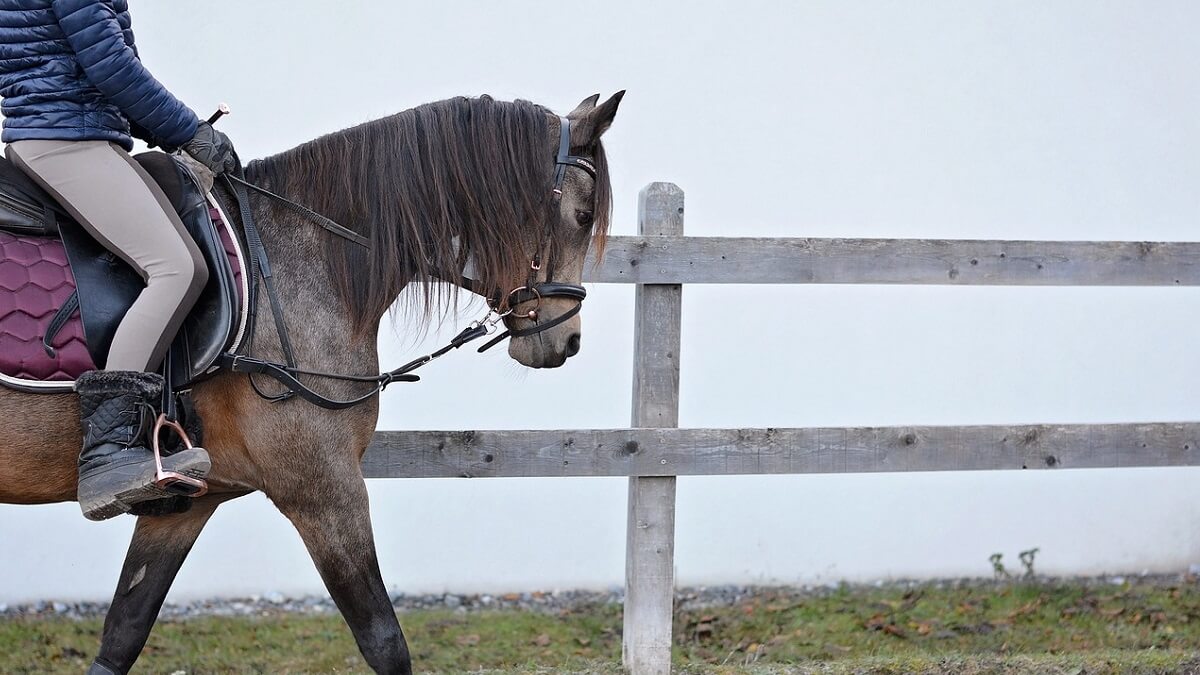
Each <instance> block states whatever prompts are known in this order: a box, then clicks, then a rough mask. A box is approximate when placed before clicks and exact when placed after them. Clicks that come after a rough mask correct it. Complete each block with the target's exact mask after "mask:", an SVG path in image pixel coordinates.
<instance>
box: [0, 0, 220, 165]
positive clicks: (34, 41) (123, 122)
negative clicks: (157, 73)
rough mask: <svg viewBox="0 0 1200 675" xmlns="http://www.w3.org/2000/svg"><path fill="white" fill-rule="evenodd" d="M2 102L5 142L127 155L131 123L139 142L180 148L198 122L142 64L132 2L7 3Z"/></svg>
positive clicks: (1, 45)
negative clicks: (101, 148)
mask: <svg viewBox="0 0 1200 675" xmlns="http://www.w3.org/2000/svg"><path fill="white" fill-rule="evenodd" d="M0 97H3V98H4V102H3V106H2V110H3V113H4V133H3V136H2V137H0V138H2V140H3V141H4V142H6V143H7V142H10V141H21V140H30V139H40V140H68V141H89V140H102V141H112V142H114V143H118V144H120V145H122V146H124V147H125V149H126V150H128V149H130V148H132V147H133V141H132V140H131V139H130V137H129V136H130V125H129V121H130V120H131V121H133V122H134V129H135V130H137V131H138V132H139V133H138V134H137V135H138V136H139V137H144V138H147V140H150V139H153V140H155V141H157V142H159V143H162V144H164V145H167V146H179V145H182V144H183V143H185V142H187V141H188V140H190V139H191V138H192V135H193V134H195V133H196V125H197V124H198V122H199V120H198V119H197V118H196V114H195V113H194V112H192V111H191V110H190V109H189V108H188V107H187V106H185V105H184V104H183V103H181V102H180V101H179V99H177V98H175V97H174V96H172V95H171V92H169V91H167V90H166V88H164V87H163V86H162V85H161V84H159V82H158V80H155V79H154V76H153V75H151V74H150V72H149V71H147V70H146V69H145V68H144V67H143V66H142V63H141V61H140V60H138V55H137V51H136V49H135V48H134V46H133V31H132V30H130V22H129V2H128V0H0ZM138 126H140V127H142V129H141V130H138V129H137V127H138Z"/></svg>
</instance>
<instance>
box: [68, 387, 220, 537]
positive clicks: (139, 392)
mask: <svg viewBox="0 0 1200 675" xmlns="http://www.w3.org/2000/svg"><path fill="white" fill-rule="evenodd" d="M162 388H163V378H162V376H161V375H158V374H156V373H141V372H135V371H126V370H93V371H90V372H87V373H84V374H83V375H81V376H79V379H78V380H76V381H75V391H76V392H77V393H78V394H79V411H80V414H81V417H82V421H83V451H82V452H81V453H80V454H79V506H80V508H81V509H82V510H83V515H84V517H85V518H87V519H88V520H106V519H108V518H112V517H114V516H119V515H121V514H122V513H126V512H128V511H129V510H130V509H131V508H132V507H133V506H134V505H135V504H139V503H141V502H145V501H149V500H153V499H162V498H164V497H170V496H173V494H177V492H176V491H175V490H169V489H168V487H169V486H168V484H167V483H166V482H162V481H157V479H158V478H159V477H160V474H159V473H158V466H157V463H156V462H155V458H154V452H153V451H152V450H150V449H148V448H147V447H146V446H147V439H148V437H149V432H150V430H151V429H152V428H153V427H154V423H155V420H156V417H157V412H156V411H155V403H156V402H157V401H159V400H160V398H161V397H162ZM210 467H211V463H210V462H209V458H208V453H207V452H205V450H204V449H203V448H188V449H186V450H182V451H180V452H177V453H175V454H173V455H170V456H164V457H163V458H162V469H163V471H164V472H174V473H177V474H182V475H184V476H187V477H189V478H194V479H197V480H203V478H204V477H205V476H207V475H208V471H209V468H210Z"/></svg>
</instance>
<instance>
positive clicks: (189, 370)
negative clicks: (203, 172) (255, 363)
mask: <svg viewBox="0 0 1200 675" xmlns="http://www.w3.org/2000/svg"><path fill="white" fill-rule="evenodd" d="M135 159H136V160H137V161H138V163H139V164H141V165H142V168H144V169H145V170H146V172H147V173H149V174H150V175H151V176H152V177H153V178H154V180H155V181H156V182H157V183H158V184H159V185H160V186H161V187H162V189H163V192H164V193H166V195H167V199H169V200H170V202H171V204H172V205H173V206H174V207H175V211H176V213H178V214H179V217H180V219H181V220H182V221H183V224H184V227H186V228H187V231H188V233H189V234H191V235H192V239H193V240H194V241H195V242H196V247H197V248H199V250H200V254H201V255H202V256H203V257H204V260H205V262H206V263H207V265H208V271H209V278H208V285H207V286H205V288H204V291H203V292H202V293H201V294H200V299H199V300H197V301H196V305H195V306H194V307H193V308H192V311H191V312H190V313H189V314H188V316H187V318H186V319H185V320H184V322H183V327H182V328H181V329H180V331H179V335H178V336H177V337H176V338H175V342H174V343H173V344H172V348H171V356H172V375H173V379H174V381H175V382H177V383H180V384H181V385H182V384H184V383H191V382H194V381H196V380H197V379H200V378H202V377H203V376H204V375H205V374H206V372H207V371H208V369H209V368H210V367H211V366H212V365H213V364H214V363H216V360H217V358H218V357H220V356H221V354H222V353H223V352H224V351H225V350H226V349H227V348H228V347H229V346H230V343H231V342H232V341H233V338H234V336H235V326H236V325H237V317H238V309H239V303H238V301H239V292H238V284H237V281H236V276H235V272H234V270H233V268H232V266H231V264H230V258H229V255H228V253H227V251H226V249H225V244H224V242H223V241H222V240H221V237H220V235H219V234H218V233H217V230H216V228H215V227H214V226H213V221H212V217H211V215H210V213H209V204H208V200H207V198H206V196H205V195H204V193H203V192H201V191H200V187H199V186H198V185H197V184H196V181H195V180H194V179H193V178H192V176H191V174H190V172H189V170H188V169H187V168H186V167H184V166H183V165H182V164H181V163H180V162H178V161H177V160H176V159H175V158H174V157H172V156H170V155H167V154H164V153H161V152H147V153H142V154H140V155H138V156H137V157H135Z"/></svg>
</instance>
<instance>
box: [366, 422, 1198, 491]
mask: <svg viewBox="0 0 1200 675" xmlns="http://www.w3.org/2000/svg"><path fill="white" fill-rule="evenodd" d="M1151 466H1160V467H1161V466H1200V423H1192V422H1188V423H1146V424H1065V425H1047V424H1035V425H1018V426H920V427H847V428H805V429H583V430H559V431H380V432H377V433H376V434H375V440H374V442H373V443H372V444H371V447H370V448H369V449H368V451H367V454H366V456H365V457H364V458H363V472H364V474H365V475H366V476H367V477H368V478H484V477H490V478H524V477H569V476H712V475H738V474H743V475H744V474H801V473H874V472H899V471H970V470H996V469H1001V470H1003V469H1080V468H1120V467H1151Z"/></svg>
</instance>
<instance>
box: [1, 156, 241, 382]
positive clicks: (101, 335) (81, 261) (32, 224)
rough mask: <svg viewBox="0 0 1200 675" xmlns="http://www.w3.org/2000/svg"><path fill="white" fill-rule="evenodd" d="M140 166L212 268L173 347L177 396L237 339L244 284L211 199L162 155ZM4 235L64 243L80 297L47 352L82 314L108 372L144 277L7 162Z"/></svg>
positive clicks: (63, 314) (91, 346) (57, 323)
mask: <svg viewBox="0 0 1200 675" xmlns="http://www.w3.org/2000/svg"><path fill="white" fill-rule="evenodd" d="M135 159H136V160H137V162H138V163H139V164H140V165H141V166H142V167H143V168H144V169H145V170H146V171H147V172H148V173H149V174H150V175H151V176H152V177H153V178H154V180H155V181H156V182H157V183H158V184H159V186H161V187H162V190H163V192H164V193H165V194H166V196H167V198H168V199H169V200H170V202H171V205H172V206H174V207H175V210H176V211H177V212H178V213H179V217H180V219H182V221H183V224H184V226H185V227H186V228H187V231H188V233H189V234H191V236H192V238H193V239H194V240H195V242H196V245H197V247H198V248H199V249H200V252H201V253H202V254H203V256H204V259H205V261H206V262H207V264H208V270H209V276H208V278H209V280H208V285H207V286H206V287H205V289H204V291H203V292H202V294H201V296H200V299H199V300H198V301H197V303H196V306H195V307H194V308H193V309H192V311H191V313H190V314H189V315H188V317H187V319H185V321H184V324H183V327H182V328H181V329H180V331H179V334H178V335H177V336H176V338H175V341H174V342H173V343H172V345H171V350H170V356H169V358H170V364H171V375H172V380H173V381H174V383H175V386H176V387H177V388H183V387H186V386H187V385H188V384H191V383H194V382H196V381H198V380H201V379H203V378H204V377H205V376H207V375H209V374H211V372H212V371H214V370H215V369H214V367H213V366H214V364H215V363H216V361H217V358H218V357H219V356H220V355H221V354H222V353H224V352H225V351H226V350H227V349H229V348H231V347H232V346H233V344H232V343H233V342H234V340H235V339H236V338H237V330H238V325H239V319H240V293H239V288H238V283H237V278H236V276H235V274H234V270H233V266H232V264H231V262H230V255H229V253H228V252H227V251H226V249H225V246H224V243H223V242H222V241H221V237H220V234H219V233H218V232H217V230H216V227H215V225H214V223H213V219H212V217H211V216H210V213H209V204H208V201H207V199H206V196H205V195H204V194H203V192H202V191H201V189H200V187H199V185H197V183H196V180H195V179H194V178H193V177H192V174H191V172H190V171H189V170H188V169H187V168H186V167H185V166H183V165H182V164H181V163H179V161H177V160H176V159H175V158H174V157H172V156H170V155H167V154H165V153H161V152H147V153H143V154H140V155H137V156H136V157H135ZM22 179H24V180H22ZM114 198H115V199H119V198H120V196H119V195H114ZM0 229H5V230H7V231H10V232H13V233H16V234H20V235H23V236H60V237H61V239H62V243H63V246H64V248H65V249H66V254H67V260H68V261H69V263H70V266H71V273H72V274H73V276H74V278H75V286H76V291H75V293H76V294H75V295H74V296H72V298H71V300H69V301H68V302H67V303H66V304H64V306H63V307H61V308H60V309H59V311H58V315H56V316H55V317H54V319H53V320H52V321H51V323H50V326H49V328H48V330H47V334H48V335H47V339H46V340H44V344H45V345H47V349H49V344H50V342H51V340H50V338H52V337H53V334H54V332H55V331H57V330H58V328H61V327H62V325H63V324H64V323H66V321H67V319H69V318H70V317H71V315H72V314H73V313H74V312H76V311H78V312H79V314H80V318H81V320H82V323H83V332H84V336H85V337H86V341H87V347H88V352H89V353H90V355H91V357H92V360H93V361H94V362H95V364H96V365H97V366H98V367H100V368H103V367H104V365H105V363H106V361H107V359H108V351H109V347H110V346H111V345H112V339H113V335H114V334H115V333H116V330H117V326H118V324H120V322H121V319H122V318H124V316H125V313H126V312H127V311H128V310H129V307H130V306H131V305H133V302H134V300H136V299H137V297H138V295H139V294H140V293H141V291H142V289H143V288H145V284H144V283H143V282H142V279H141V276H140V275H139V274H138V273H137V272H135V271H134V270H133V269H132V268H131V267H129V266H128V265H127V264H125V262H124V261H123V260H121V259H120V257H118V256H116V255H114V254H113V253H111V252H109V251H108V250H106V249H105V248H104V247H103V246H101V245H100V244H99V243H98V242H97V241H96V240H95V239H93V238H92V237H91V236H90V235H89V234H88V233H87V231H86V230H84V229H83V228H82V227H81V226H80V225H79V224H78V223H77V222H75V221H74V220H73V219H72V218H71V216H70V215H68V214H67V213H66V212H65V211H64V210H62V209H61V208H60V207H58V206H57V205H55V204H54V200H53V198H52V197H51V196H50V195H49V194H48V193H46V192H45V191H44V190H42V189H41V188H40V187H39V186H38V185H37V184H36V183H34V182H33V181H32V180H29V179H28V177H26V176H25V175H24V173H23V172H22V171H21V170H20V169H19V168H17V167H16V166H15V165H13V164H12V163H11V162H9V161H8V160H7V159H0ZM39 229H40V231H38V230H39ZM55 230H57V232H55ZM230 235H231V236H233V234H232V231H231V232H230Z"/></svg>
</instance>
